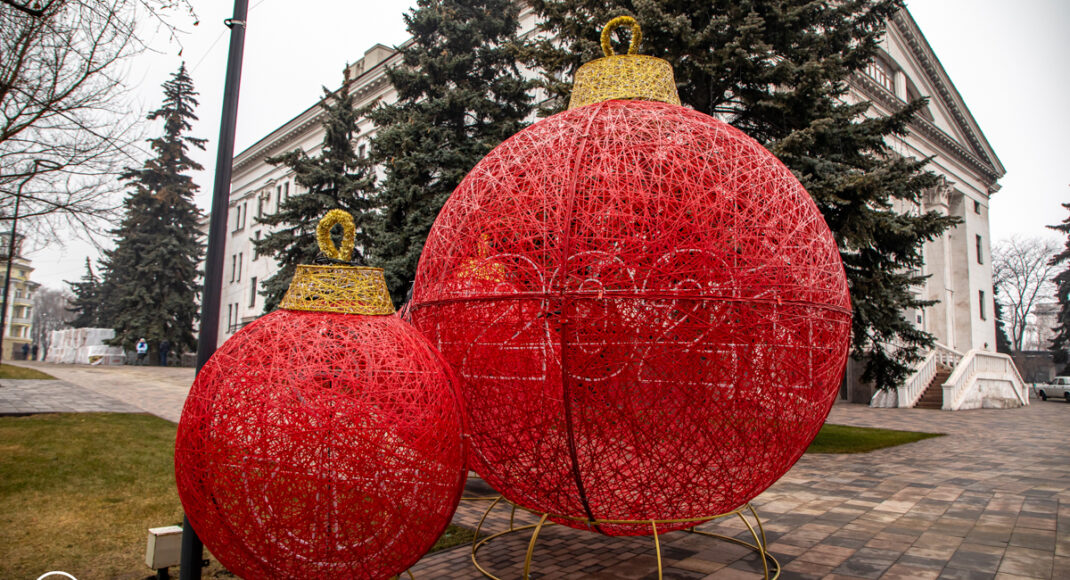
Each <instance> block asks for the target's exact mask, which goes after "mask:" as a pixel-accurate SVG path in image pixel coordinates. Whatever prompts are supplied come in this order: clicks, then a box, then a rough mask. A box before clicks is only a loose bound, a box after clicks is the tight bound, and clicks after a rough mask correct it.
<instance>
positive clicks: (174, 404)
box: [0, 361, 194, 422]
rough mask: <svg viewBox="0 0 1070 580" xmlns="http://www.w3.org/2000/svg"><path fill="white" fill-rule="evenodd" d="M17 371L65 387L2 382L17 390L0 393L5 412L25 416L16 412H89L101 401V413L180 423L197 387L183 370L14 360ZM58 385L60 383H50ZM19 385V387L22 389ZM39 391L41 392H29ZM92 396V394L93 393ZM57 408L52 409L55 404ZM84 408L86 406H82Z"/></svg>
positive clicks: (189, 372)
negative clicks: (26, 371)
mask: <svg viewBox="0 0 1070 580" xmlns="http://www.w3.org/2000/svg"><path fill="white" fill-rule="evenodd" d="M5 364H14V365H16V366H22V367H27V368H32V369H36V370H39V371H41V372H43V373H47V374H50V375H52V376H54V377H56V378H57V379H59V380H60V381H63V382H64V383H66V384H65V385H56V384H49V385H45V384H43V383H44V382H43V381H12V380H8V379H4V380H3V381H0V384H3V385H4V386H5V387H7V386H8V385H9V384H10V385H11V391H8V392H6V393H5V391H6V389H0V413H10V412H24V411H17V410H12V409H18V408H40V409H42V410H41V411H35V412H67V411H69V410H71V409H73V410H74V411H85V410H87V409H85V408H83V407H84V406H85V405H84V402H85V401H95V403H94V404H93V405H92V406H94V407H95V406H101V405H103V406H104V407H106V408H103V409H95V410H102V411H113V412H122V413H130V412H133V413H151V414H153V415H156V416H157V417H162V418H164V419H167V420H168V421H174V422H178V419H179V417H181V415H182V405H183V404H185V402H186V394H187V393H189V388H190V386H191V385H192V384H193V377H194V370H193V369H191V368H183V367H152V366H131V365H124V366H90V365H68V364H51V363H44V362H38V361H13V362H11V363H5ZM48 382H49V383H55V382H54V381H48ZM16 383H18V384H16ZM35 386H37V387H39V388H41V389H46V390H43V391H41V392H40V393H37V392H33V391H27V389H33V388H34V387H35ZM87 391H88V393H87ZM50 404H51V405H54V406H53V407H49V405H50ZM79 405H81V406H79Z"/></svg>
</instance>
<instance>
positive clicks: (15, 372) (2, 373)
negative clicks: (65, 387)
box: [0, 364, 56, 379]
mask: <svg viewBox="0 0 1070 580" xmlns="http://www.w3.org/2000/svg"><path fill="white" fill-rule="evenodd" d="M55 378H56V377H54V376H52V375H46V374H45V373H42V372H41V371H38V370H34V369H28V368H25V367H17V366H15V365H5V364H0V379H55Z"/></svg>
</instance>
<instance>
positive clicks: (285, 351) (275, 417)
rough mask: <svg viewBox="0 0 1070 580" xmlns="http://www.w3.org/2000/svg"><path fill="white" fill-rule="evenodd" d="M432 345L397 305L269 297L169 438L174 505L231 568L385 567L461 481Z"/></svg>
mask: <svg viewBox="0 0 1070 580" xmlns="http://www.w3.org/2000/svg"><path fill="white" fill-rule="evenodd" d="M454 386H455V385H454V384H453V379H452V375H451V374H450V371H449V369H448V367H447V366H446V365H445V363H444V362H443V361H442V359H441V357H440V355H439V354H438V353H437V351H435V350H434V348H433V347H432V346H431V345H430V343H429V342H428V341H427V340H426V339H424V338H423V337H422V336H421V335H420V334H419V333H418V332H417V331H416V330H415V329H414V328H412V327H411V326H409V325H408V324H407V323H405V322H403V321H401V320H400V319H399V318H398V317H396V316H392V315H387V316H358V315H351V314H339V313H324V312H298V311H288V310H277V311H275V312H272V313H271V314H268V315H266V316H264V317H262V318H260V319H259V320H257V321H256V322H254V323H252V324H250V325H249V326H247V327H246V328H245V329H243V330H242V331H240V332H239V333H237V334H235V335H234V336H233V337H232V338H231V339H230V340H228V341H227V342H226V344H224V345H223V346H222V347H221V348H220V349H219V350H218V351H217V352H216V353H215V355H214V356H213V357H212V359H211V360H210V361H209V362H208V364H207V365H205V367H204V368H203V369H202V370H201V372H200V373H199V374H198V376H197V380H196V382H195V383H194V385H193V388H192V390H191V391H190V394H189V398H188V399H187V401H186V406H185V408H184V409H183V412H182V420H181V422H180V424H179V428H178V439H177V442H176V444H175V475H176V479H177V483H178V491H179V496H180V497H181V499H182V505H183V507H184V508H185V510H186V514H187V516H188V518H189V520H190V523H191V524H192V525H193V528H194V529H195V530H196V531H197V534H198V535H199V536H200V538H201V540H202V541H203V542H204V544H205V546H207V547H208V549H209V550H210V551H211V552H212V554H214V555H215V557H216V558H218V559H219V561H220V562H221V563H222V564H223V565H224V566H225V567H226V568H227V569H228V570H230V571H231V572H234V573H235V574H238V575H239V576H241V577H243V578H302V579H306V578H388V577H391V576H394V575H397V574H399V573H401V572H403V571H404V570H406V569H408V568H409V567H410V566H412V565H413V564H414V563H415V562H416V561H417V560H419V559H420V557H421V556H422V555H423V554H424V553H426V552H427V550H428V549H430V548H431V546H432V544H434V542H435V540H436V539H437V538H438V537H439V535H440V534H441V533H442V531H443V530H444V529H445V527H446V525H447V524H448V523H449V521H450V519H451V518H452V517H453V513H454V511H455V510H456V508H457V503H458V501H459V500H460V496H461V491H462V488H463V485H464V478H465V472H464V469H463V465H464V453H463V447H462V444H461V409H460V406H459V402H458V401H459V400H458V397H457V395H456V393H455V391H454Z"/></svg>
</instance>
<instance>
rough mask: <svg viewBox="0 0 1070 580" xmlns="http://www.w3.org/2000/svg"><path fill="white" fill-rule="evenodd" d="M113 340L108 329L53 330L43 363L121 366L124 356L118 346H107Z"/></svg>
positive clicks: (113, 334) (111, 333) (112, 333)
mask: <svg viewBox="0 0 1070 580" xmlns="http://www.w3.org/2000/svg"><path fill="white" fill-rule="evenodd" d="M113 338H115V331H114V330H112V329H110V328H66V329H63V330H53V331H52V332H51V334H50V335H49V341H50V343H49V344H50V346H49V348H48V356H46V357H45V362H50V363H62V364H81V365H121V364H123V363H125V362H126V354H125V353H124V352H123V349H122V347H120V346H108V345H106V344H104V343H105V341H108V340H111V339H113Z"/></svg>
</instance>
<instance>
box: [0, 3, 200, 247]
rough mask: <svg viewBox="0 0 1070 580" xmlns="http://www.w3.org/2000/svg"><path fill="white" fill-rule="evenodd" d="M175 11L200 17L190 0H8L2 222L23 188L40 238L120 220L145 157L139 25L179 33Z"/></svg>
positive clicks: (0, 83) (0, 45) (31, 231)
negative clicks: (131, 85)
mask: <svg viewBox="0 0 1070 580" xmlns="http://www.w3.org/2000/svg"><path fill="white" fill-rule="evenodd" d="M176 11H177V12H178V13H189V14H190V15H192V16H194V17H195V15H194V14H193V9H192V6H191V4H190V3H189V0H40V1H30V0H0V229H3V228H4V226H5V223H4V222H6V221H9V220H11V219H12V218H13V217H14V216H13V210H14V206H15V194H16V192H18V191H20V189H21V191H22V195H21V204H22V205H21V208H20V212H19V213H20V218H21V217H26V218H28V219H27V222H26V231H25V233H26V234H27V235H28V237H30V238H32V239H36V240H38V241H40V240H41V236H42V235H48V237H49V238H51V239H50V241H49V243H51V242H52V241H53V240H54V239H55V232H56V231H57V230H63V229H68V228H73V232H72V233H71V234H69V235H75V236H78V237H88V238H89V239H90V240H91V241H93V236H95V235H97V234H100V233H103V232H105V231H106V230H107V229H108V228H109V227H110V225H111V224H113V223H114V221H115V220H116V219H117V218H118V209H119V205H120V204H119V201H118V199H117V198H118V193H119V192H120V191H121V189H122V184H121V183H120V181H119V179H118V176H119V175H121V174H122V173H123V172H124V171H125V170H126V168H128V167H131V166H137V165H138V164H140V161H141V159H142V157H143V155H144V151H143V150H142V147H141V146H140V143H141V140H142V137H143V136H144V135H143V132H142V130H143V128H144V126H145V122H144V120H143V119H142V118H141V116H140V114H138V113H137V112H136V110H135V107H133V106H131V101H132V99H131V98H130V93H129V89H128V88H127V87H126V86H125V85H124V84H123V79H122V75H123V74H124V73H125V71H126V67H125V64H126V62H127V61H128V60H129V59H130V58H132V57H134V56H136V55H138V54H141V53H143V52H144V51H145V50H148V47H147V46H146V44H145V43H144V42H142V40H141V39H140V38H139V36H138V27H139V26H143V24H139V23H144V22H145V21H146V20H149V21H152V20H155V21H156V22H157V25H158V26H159V27H163V28H165V29H167V30H168V32H169V33H170V36H171V38H172V40H174V39H176V36H175V33H176V31H177V29H176V27H175V25H174V24H172V22H171V17H172V16H174V15H175V13H176ZM19 228H20V231H23V223H22V222H20V224H19ZM60 241H62V240H60Z"/></svg>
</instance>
